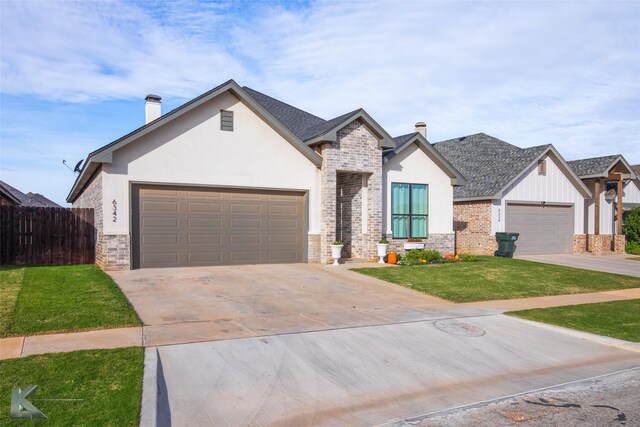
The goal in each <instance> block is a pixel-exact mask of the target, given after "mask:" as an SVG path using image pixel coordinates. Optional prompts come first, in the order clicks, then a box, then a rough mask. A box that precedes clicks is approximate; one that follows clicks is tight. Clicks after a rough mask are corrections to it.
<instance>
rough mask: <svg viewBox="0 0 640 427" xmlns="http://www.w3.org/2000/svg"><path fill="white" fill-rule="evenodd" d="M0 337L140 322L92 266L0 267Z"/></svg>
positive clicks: (118, 293)
mask: <svg viewBox="0 0 640 427" xmlns="http://www.w3.org/2000/svg"><path fill="white" fill-rule="evenodd" d="M0 288H1V289H2V298H1V299H0V337H6V336H13V335H32V334H40V333H53V332H69V331H80V330H90V329H99V328H112V327H117V326H135V325H140V319H138V316H137V314H136V313H135V311H134V310H133V308H132V307H131V305H130V304H129V301H128V300H127V299H126V298H125V297H124V295H123V294H122V292H120V289H118V287H117V286H116V284H115V283H114V282H113V280H111V278H110V277H109V276H108V275H107V274H105V273H104V272H103V271H102V270H100V269H99V268H98V267H97V266H95V265H69V266H51V267H7V266H3V267H2V268H0Z"/></svg>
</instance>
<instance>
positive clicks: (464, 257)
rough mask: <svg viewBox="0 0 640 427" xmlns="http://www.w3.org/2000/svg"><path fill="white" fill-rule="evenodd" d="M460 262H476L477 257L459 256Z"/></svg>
mask: <svg viewBox="0 0 640 427" xmlns="http://www.w3.org/2000/svg"><path fill="white" fill-rule="evenodd" d="M460 259H461V260H462V262H478V257H477V256H475V255H460Z"/></svg>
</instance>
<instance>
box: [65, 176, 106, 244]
mask: <svg viewBox="0 0 640 427" xmlns="http://www.w3.org/2000/svg"><path fill="white" fill-rule="evenodd" d="M72 206H73V207H74V208H91V209H93V215H94V217H93V222H94V224H95V227H96V242H97V241H98V239H97V236H98V235H100V234H101V233H102V218H103V216H102V166H100V167H99V168H98V169H97V170H96V171H95V172H94V173H93V176H92V177H91V179H89V183H88V184H87V185H86V187H85V188H84V190H83V191H82V193H80V195H79V196H78V198H77V199H76V200H75V201H74V202H73V204H72ZM96 256H97V254H96Z"/></svg>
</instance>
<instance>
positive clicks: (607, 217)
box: [568, 154, 640, 254]
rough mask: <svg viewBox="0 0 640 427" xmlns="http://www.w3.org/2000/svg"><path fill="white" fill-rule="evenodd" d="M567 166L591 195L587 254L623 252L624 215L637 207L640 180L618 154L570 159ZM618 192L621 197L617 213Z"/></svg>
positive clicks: (587, 220)
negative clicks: (620, 206)
mask: <svg viewBox="0 0 640 427" xmlns="http://www.w3.org/2000/svg"><path fill="white" fill-rule="evenodd" d="M568 164H569V165H570V166H571V168H573V170H574V171H575V172H576V174H577V175H578V176H580V178H581V179H582V181H583V182H584V184H585V185H586V186H587V187H588V188H589V191H591V193H592V194H593V197H592V198H590V199H589V201H588V206H587V210H588V212H587V215H585V218H586V224H585V228H586V233H587V234H588V240H587V241H588V251H589V252H592V253H595V254H600V253H610V252H611V251H614V252H616V253H622V252H624V244H625V239H624V235H623V234H622V222H623V215H624V212H625V211H628V210H630V209H633V208H634V207H638V206H640V177H639V176H638V174H637V173H636V171H635V170H634V169H633V167H632V166H631V165H629V163H628V162H627V161H626V160H625V158H624V157H623V156H622V155H620V154H615V155H611V156H603V157H594V158H589V159H580V160H572V161H569V162H568ZM619 193H621V195H622V197H621V202H622V209H620V210H618V195H619Z"/></svg>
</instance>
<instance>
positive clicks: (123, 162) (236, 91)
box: [67, 80, 464, 269]
mask: <svg viewBox="0 0 640 427" xmlns="http://www.w3.org/2000/svg"><path fill="white" fill-rule="evenodd" d="M145 113H146V121H147V123H146V124H145V125H144V126H142V127H141V128H139V129H136V130H135V131H133V132H131V133H130V134H128V135H125V136H123V137H122V138H120V139H118V140H116V141H113V142H112V143H110V144H108V145H106V146H104V147H102V148H100V149H98V150H96V151H94V152H92V153H90V154H89V155H88V157H87V159H86V161H85V162H84V165H83V167H82V170H81V172H80V174H79V176H78V178H77V180H76V182H75V183H74V185H73V187H72V189H71V191H70V193H69V196H68V198H67V201H69V202H70V203H73V206H74V207H89V208H94V209H95V215H96V221H95V222H96V233H97V248H96V259H97V263H98V264H99V265H100V266H101V267H103V268H105V269H129V268H143V267H165V266H188V265H225V264H254V263H286V262H314V263H325V262H327V261H328V260H329V257H330V254H331V251H330V244H331V242H332V241H333V240H335V239H339V240H342V241H344V248H343V256H344V257H347V258H362V259H375V257H376V243H377V242H378V241H379V240H380V239H381V238H382V237H385V236H388V237H389V238H390V239H391V240H392V249H401V247H402V242H404V241H406V239H408V238H410V237H416V238H422V239H423V241H424V242H425V244H426V246H427V247H433V248H436V249H439V250H441V251H443V252H453V250H454V234H453V212H452V211H453V209H452V203H453V188H454V186H455V185H458V184H461V183H463V182H464V181H463V180H464V178H463V176H462V175H461V174H460V173H459V172H458V171H457V170H456V169H455V168H454V167H453V166H452V165H451V164H450V163H449V162H448V161H446V160H445V159H444V158H443V156H442V155H441V154H440V153H438V152H437V151H436V150H434V149H433V147H432V146H431V145H430V144H429V143H428V142H427V141H426V138H425V135H424V128H423V127H418V128H417V130H416V132H414V133H412V134H409V135H404V136H402V137H399V138H397V139H394V138H392V137H391V136H390V135H389V134H388V133H387V132H386V131H385V130H384V129H383V128H382V127H381V126H380V125H379V124H378V123H377V122H376V121H375V120H374V119H373V118H372V117H370V116H369V115H368V114H367V112H366V111H364V110H362V109H359V110H355V111H352V112H349V113H346V114H344V115H341V116H339V117H336V118H333V119H331V120H324V119H322V118H320V117H317V116H314V115H312V114H310V113H307V112H305V111H302V110H300V109H297V108H295V107H292V106H291V105H288V104H286V103H283V102H281V101H278V100H276V99H274V98H271V97H268V96H266V95H264V94H262V93H260V92H257V91H254V90H252V89H250V88H247V87H240V86H239V85H238V84H237V83H236V82H234V81H233V80H230V81H228V82H226V83H224V84H222V85H220V86H218V87H216V88H214V89H212V90H210V91H208V92H206V93H204V94H203V95H201V96H199V97H197V98H195V99H193V100H191V101H189V102H187V103H186V104H184V105H182V106H180V107H178V108H176V109H175V110H173V111H171V112H169V113H167V114H164V115H163V114H161V100H160V97H158V96H155V95H150V96H148V97H147V99H146V110H145Z"/></svg>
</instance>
